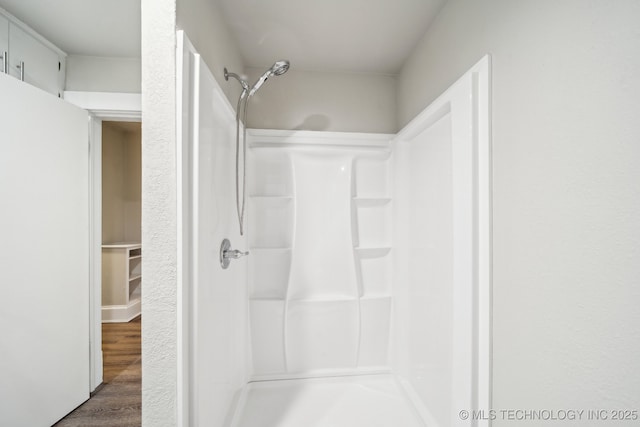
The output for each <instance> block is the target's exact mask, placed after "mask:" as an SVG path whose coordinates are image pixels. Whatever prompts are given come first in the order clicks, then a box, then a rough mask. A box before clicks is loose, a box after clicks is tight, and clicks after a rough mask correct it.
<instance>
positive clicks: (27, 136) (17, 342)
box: [0, 74, 89, 427]
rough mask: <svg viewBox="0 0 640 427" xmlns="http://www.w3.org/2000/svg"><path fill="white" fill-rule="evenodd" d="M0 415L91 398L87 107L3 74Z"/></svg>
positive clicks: (61, 412) (37, 416)
mask: <svg viewBox="0 0 640 427" xmlns="http://www.w3.org/2000/svg"><path fill="white" fill-rule="evenodd" d="M0 93H1V94H2V100H3V102H0V135H1V137H0V197H1V200H2V209H0V242H1V243H2V244H1V245H0V337H1V339H0V378H1V380H0V414H1V415H0V418H1V420H0V424H2V425H6V426H13V427H20V426H25V427H26V426H29V427H46V426H51V425H52V424H54V423H55V422H56V421H58V420H59V419H60V418H62V417H64V416H65V415H66V414H67V413H69V412H70V411H72V410H73V409H74V408H76V407H77V406H78V405H80V404H81V403H82V402H84V401H85V400H86V399H88V398H89V146H88V114H87V112H86V111H84V110H81V109H79V108H77V107H75V106H72V105H71V104H68V103H67V102H65V101H63V100H61V99H58V98H56V97H54V96H52V95H50V94H47V93H45V92H43V91H41V90H39V89H37V88H35V87H33V86H30V85H25V84H23V83H21V82H19V81H18V80H16V79H14V78H13V77H10V76H8V75H5V74H0Z"/></svg>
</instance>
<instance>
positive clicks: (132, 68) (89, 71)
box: [65, 55, 141, 93]
mask: <svg viewBox="0 0 640 427" xmlns="http://www.w3.org/2000/svg"><path fill="white" fill-rule="evenodd" d="M140 67H141V61H140V58H110V57H109V58H107V57H99V56H81V55H70V56H68V57H67V76H66V85H65V90H70V91H86V92H124V93H140V91H141V69H140Z"/></svg>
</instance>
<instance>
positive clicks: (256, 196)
mask: <svg viewBox="0 0 640 427" xmlns="http://www.w3.org/2000/svg"><path fill="white" fill-rule="evenodd" d="M249 198H251V199H254V200H291V199H293V196H265V195H254V196H249Z"/></svg>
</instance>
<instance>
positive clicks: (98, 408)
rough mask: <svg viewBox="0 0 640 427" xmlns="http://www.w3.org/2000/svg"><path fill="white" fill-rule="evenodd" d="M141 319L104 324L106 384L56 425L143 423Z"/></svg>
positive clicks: (135, 426)
mask: <svg viewBox="0 0 640 427" xmlns="http://www.w3.org/2000/svg"><path fill="white" fill-rule="evenodd" d="M140 327H141V319H140V317H139V316H138V317H137V318H135V319H133V320H132V321H131V322H128V323H103V324H102V357H103V363H104V373H103V385H102V386H101V387H100V388H99V389H98V391H97V392H96V393H94V395H93V396H92V397H91V399H89V400H87V401H86V402H85V403H84V404H82V405H81V406H79V407H78V408H76V410H75V411H73V412H71V413H70V414H69V415H67V416H66V417H64V418H63V419H62V420H60V421H58V423H56V424H55V427H102V426H104V427H139V426H140V425H141V424H142V412H141V407H142V364H141V348H140V342H141V340H140V337H141V332H140Z"/></svg>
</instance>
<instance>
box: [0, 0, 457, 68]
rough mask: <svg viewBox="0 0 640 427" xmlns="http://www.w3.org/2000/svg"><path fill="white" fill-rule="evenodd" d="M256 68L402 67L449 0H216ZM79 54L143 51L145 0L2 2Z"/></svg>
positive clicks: (0, 2) (65, 48)
mask: <svg viewBox="0 0 640 427" xmlns="http://www.w3.org/2000/svg"><path fill="white" fill-rule="evenodd" d="M210 1H213V2H217V3H218V6H219V7H220V10H221V12H222V13H223V16H224V17H225V20H226V21H227V22H228V25H229V29H230V30H231V32H232V34H233V36H234V37H235V39H236V41H237V44H238V47H239V49H240V53H241V55H242V58H243V60H244V63H245V65H246V66H248V67H259V68H266V67H268V66H270V65H271V64H273V62H274V61H275V60H276V59H280V58H284V59H289V60H290V61H291V63H292V66H293V67H295V68H296V69H303V70H318V71H339V72H365V73H382V74H395V73H397V72H398V71H399V70H400V68H401V66H402V64H403V63H404V61H405V59H406V58H407V57H408V55H409V54H410V52H411V51H412V50H413V48H414V47H415V45H416V43H417V42H418V41H419V40H420V38H421V37H422V35H423V34H424V32H425V31H426V29H427V27H428V26H429V24H430V23H431V21H432V19H433V17H434V16H435V14H436V13H437V12H438V11H439V9H440V7H441V6H442V4H443V3H444V1H445V0H210ZM0 7H2V8H4V9H6V10H8V11H9V12H10V13H12V14H13V15H14V16H16V17H17V18H18V19H20V20H22V21H24V22H25V23H26V24H28V25H29V26H31V27H32V28H34V29H35V30H36V31H38V32H39V33H40V34H42V36H44V37H45V38H47V39H49V40H50V41H51V42H53V44H55V45H57V46H58V47H59V48H61V49H62V50H63V51H65V52H67V53H68V54H71V55H89V56H116V57H139V56H140V1H139V0H0Z"/></svg>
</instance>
